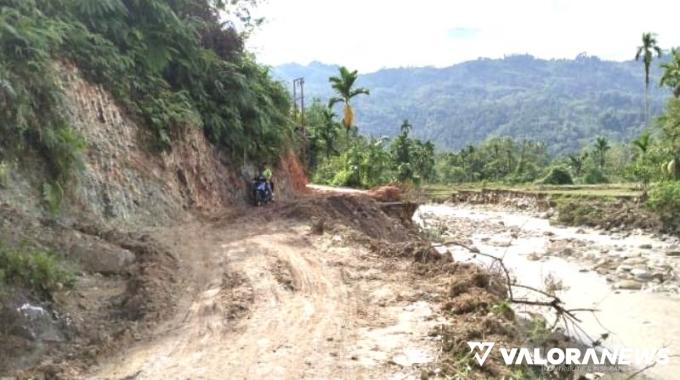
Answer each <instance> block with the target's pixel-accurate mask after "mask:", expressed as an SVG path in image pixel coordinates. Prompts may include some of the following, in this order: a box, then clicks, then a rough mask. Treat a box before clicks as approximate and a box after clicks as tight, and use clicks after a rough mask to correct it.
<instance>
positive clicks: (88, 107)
mask: <svg viewBox="0 0 680 380" xmlns="http://www.w3.org/2000/svg"><path fill="white" fill-rule="evenodd" d="M63 73H64V75H63V78H64V89H65V92H66V94H67V99H69V101H68V109H69V112H70V114H71V119H72V124H73V126H74V127H75V128H76V129H77V130H78V131H79V132H80V134H81V135H82V136H83V137H84V138H85V140H86V141H87V144H88V146H87V151H86V155H85V156H86V157H85V170H83V172H82V174H81V176H80V178H79V185H78V190H77V193H76V197H75V199H74V203H75V204H77V205H78V206H79V207H76V208H75V209H84V210H86V211H88V213H91V214H92V215H94V216H96V217H97V218H98V219H102V220H107V221H113V222H117V223H120V222H123V223H142V224H146V225H148V224H158V223H168V222H171V221H173V220H175V219H177V218H178V217H180V216H181V215H182V214H183V211H185V210H198V211H206V212H210V211H214V210H220V209H222V208H224V207H228V206H233V205H236V204H241V203H243V202H244V201H245V200H246V199H247V198H246V195H247V193H246V187H247V181H248V179H249V178H252V176H253V175H254V167H253V166H252V165H237V164H234V163H231V162H229V161H228V159H227V158H226V157H225V156H224V155H221V154H220V153H219V152H218V151H217V150H216V149H215V148H214V147H213V146H212V145H211V144H210V143H209V142H208V141H207V139H206V137H205V136H204V134H203V131H202V130H201V129H200V128H198V127H191V126H187V127H184V128H183V129H182V130H181V131H179V132H178V134H179V135H178V136H175V139H176V142H175V143H174V144H173V149H172V151H170V152H167V153H158V152H150V151H149V148H148V146H149V144H147V143H146V142H147V141H148V138H149V135H148V134H147V133H146V131H145V129H143V128H141V127H140V126H139V124H138V123H136V122H135V121H134V120H133V119H131V118H130V117H129V116H128V115H126V114H125V113H124V112H123V111H121V108H120V107H118V106H117V105H116V103H115V101H114V100H113V99H112V97H111V95H110V94H108V93H107V92H106V91H104V90H102V89H101V88H100V87H97V86H93V85H91V84H90V83H88V82H87V81H85V80H83V79H82V77H81V76H80V75H79V73H78V71H77V69H76V68H74V67H64V68H63ZM295 160H296V159H295V157H294V156H292V155H290V156H287V157H285V158H283V159H282V161H281V162H280V163H279V165H278V169H277V170H276V171H275V179H276V180H277V182H278V183H277V185H279V186H278V188H279V189H280V190H282V191H280V193H281V194H282V195H283V196H285V197H289V196H291V195H292V194H293V193H294V190H295V189H293V188H292V187H291V186H292V185H293V183H292V182H291V181H290V176H291V175H295V176H300V175H302V173H301V172H299V173H291V170H293V171H295V170H298V171H299V170H300V167H299V165H295V164H294V163H293V164H291V162H292V161H295ZM293 182H295V181H293ZM298 182H299V181H298ZM297 185H298V187H299V184H297Z"/></svg>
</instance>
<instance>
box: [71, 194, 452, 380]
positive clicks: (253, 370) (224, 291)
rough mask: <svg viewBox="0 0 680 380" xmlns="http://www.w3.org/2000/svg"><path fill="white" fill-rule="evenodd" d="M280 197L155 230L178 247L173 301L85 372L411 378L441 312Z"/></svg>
mask: <svg viewBox="0 0 680 380" xmlns="http://www.w3.org/2000/svg"><path fill="white" fill-rule="evenodd" d="M286 207H287V206H285V205H270V206H268V207H266V208H260V209H258V210H257V211H255V212H251V213H249V214H247V215H246V216H240V217H234V216H224V217H221V218H220V219H219V220H211V221H209V222H207V221H202V222H194V223H192V224H189V225H183V226H181V227H178V228H175V229H172V230H165V231H160V232H157V233H156V236H155V237H157V238H159V239H162V240H163V241H165V242H166V243H168V244H170V245H171V246H174V247H175V251H176V252H178V255H179V256H180V257H179V259H180V266H181V271H182V272H183V273H182V277H183V280H182V281H183V284H182V287H181V288H182V289H183V292H182V294H181V295H179V304H178V307H177V308H176V311H174V312H173V313H174V314H173V316H172V317H170V318H169V319H168V320H167V322H164V323H162V324H161V325H159V327H158V328H157V329H156V331H155V332H154V334H153V336H152V337H151V338H149V339H143V340H141V341H139V342H137V343H136V344H134V345H133V346H131V347H128V348H125V349H123V350H121V351H120V352H119V353H118V354H117V355H116V356H114V357H111V358H108V359H106V360H103V361H102V362H101V363H100V364H99V365H97V366H96V367H93V368H91V369H90V371H89V372H88V373H87V374H85V375H84V377H85V378H90V379H116V380H117V379H140V380H141V379H166V380H167V379H266V378H275V379H300V378H315V379H318V378H341V379H361V378H381V379H382V378H395V379H403V378H417V377H418V376H419V374H420V371H421V369H422V368H424V367H425V366H427V365H428V364H427V363H429V362H432V361H433V360H434V359H435V357H436V350H437V342H436V341H434V340H433V338H430V337H428V333H429V332H430V331H431V330H432V329H433V328H434V326H435V325H437V324H439V323H441V321H439V320H438V318H437V317H436V316H435V315H434V313H433V309H434V306H433V305H431V304H430V303H428V301H427V299H428V297H427V294H426V293H425V292H424V291H423V290H422V289H423V288H420V287H418V286H416V284H414V283H413V281H417V280H414V279H413V278H410V277H409V276H408V274H407V273H408V271H407V270H405V269H404V268H403V267H400V266H406V265H408V263H406V262H404V263H400V262H398V261H394V260H391V261H390V260H387V259H385V258H382V257H378V256H376V255H374V254H372V253H370V252H369V251H368V249H366V248H365V247H363V246H362V245H360V244H358V243H355V242H353V241H352V239H351V238H349V237H348V236H349V234H344V233H343V232H342V231H338V230H335V231H330V232H326V233H325V234H322V235H319V234H312V233H311V232H310V226H311V224H312V223H311V222H310V221H309V220H304V218H303V219H290V218H286V217H283V216H282V212H283V211H282V210H284V209H286ZM419 288H420V290H415V289H419ZM169 312H170V311H169Z"/></svg>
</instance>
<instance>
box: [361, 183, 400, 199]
mask: <svg viewBox="0 0 680 380" xmlns="http://www.w3.org/2000/svg"><path fill="white" fill-rule="evenodd" d="M368 195H369V196H370V197H371V198H373V199H375V200H377V201H378V202H398V201H400V200H401V195H402V191H401V189H400V188H399V187H397V186H394V185H386V186H378V187H374V188H372V189H370V190H369V191H368Z"/></svg>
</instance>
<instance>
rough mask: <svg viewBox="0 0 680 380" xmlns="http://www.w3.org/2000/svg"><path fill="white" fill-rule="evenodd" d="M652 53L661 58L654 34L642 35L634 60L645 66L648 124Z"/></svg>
mask: <svg viewBox="0 0 680 380" xmlns="http://www.w3.org/2000/svg"><path fill="white" fill-rule="evenodd" d="M654 53H656V55H657V56H658V57H661V54H662V51H661V48H660V47H659V46H658V45H657V41H656V34H654V33H642V45H641V46H638V48H637V53H636V54H635V60H636V61H639V60H640V59H642V63H644V65H645V121H646V122H647V123H649V68H650V66H651V65H652V60H653V59H654Z"/></svg>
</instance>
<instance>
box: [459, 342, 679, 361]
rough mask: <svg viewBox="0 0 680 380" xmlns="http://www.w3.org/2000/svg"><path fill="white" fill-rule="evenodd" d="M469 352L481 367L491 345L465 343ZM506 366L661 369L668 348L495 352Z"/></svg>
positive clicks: (507, 349)
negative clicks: (626, 366)
mask: <svg viewBox="0 0 680 380" xmlns="http://www.w3.org/2000/svg"><path fill="white" fill-rule="evenodd" d="M467 344H468V346H470V352H472V353H474V358H475V360H476V361H477V363H479V365H480V366H482V365H484V362H485V361H486V359H487V358H488V357H489V354H490V353H491V351H492V350H493V348H494V346H495V343H494V342H467ZM498 350H499V351H500V353H501V356H502V357H503V361H504V362H505V364H506V365H520V364H523V365H550V366H560V365H589V366H595V365H622V366H625V365H638V366H643V365H649V364H652V363H656V364H659V365H663V364H666V363H668V360H669V352H668V349H667V348H661V349H658V350H646V349H640V350H638V349H631V348H621V349H611V350H610V349H607V348H600V349H597V350H596V349H594V348H587V349H579V348H551V349H549V350H547V351H545V350H543V349H540V348H533V349H531V348H525V347H513V348H506V347H500V348H499V349H498Z"/></svg>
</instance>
